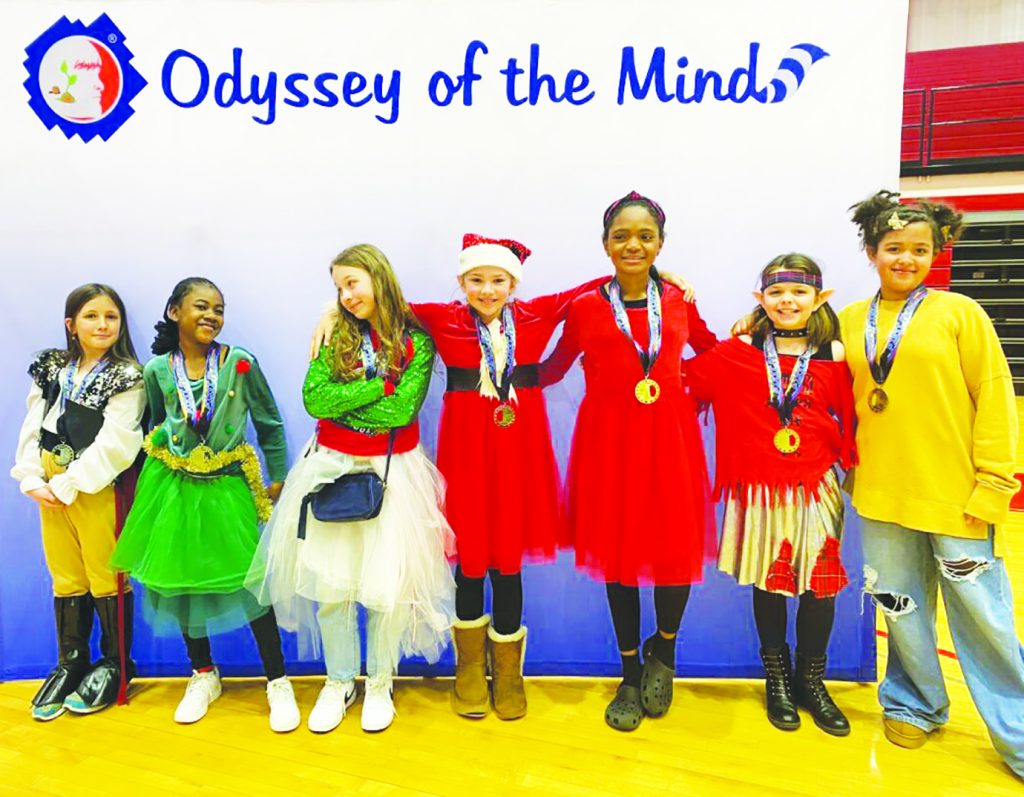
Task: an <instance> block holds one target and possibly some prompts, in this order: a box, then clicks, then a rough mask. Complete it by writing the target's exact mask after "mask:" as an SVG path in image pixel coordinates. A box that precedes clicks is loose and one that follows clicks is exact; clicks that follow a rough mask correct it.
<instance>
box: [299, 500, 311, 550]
mask: <svg viewBox="0 0 1024 797" xmlns="http://www.w3.org/2000/svg"><path fill="white" fill-rule="evenodd" d="M312 500H313V494H312V493H310V494H309V495H307V496H304V497H303V499H302V504H301V505H300V506H299V528H298V537H299V539H300V540H304V539H306V515H307V514H308V513H309V502H310V501H312Z"/></svg>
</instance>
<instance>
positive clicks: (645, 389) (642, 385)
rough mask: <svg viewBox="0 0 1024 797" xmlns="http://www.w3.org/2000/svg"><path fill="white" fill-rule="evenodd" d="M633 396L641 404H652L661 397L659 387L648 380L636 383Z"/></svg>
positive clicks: (651, 380)
mask: <svg viewBox="0 0 1024 797" xmlns="http://www.w3.org/2000/svg"><path fill="white" fill-rule="evenodd" d="M633 394H634V395H635V396H636V400H637V401H639V402H640V403H641V404H653V403H654V402H655V401H657V400H658V396H660V395H661V385H659V384H658V383H657V382H655V381H654V380H653V379H650V378H645V379H641V380H640V381H639V382H637V383H636V389H635V390H634V391H633Z"/></svg>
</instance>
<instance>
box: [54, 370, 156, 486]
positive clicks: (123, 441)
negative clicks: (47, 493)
mask: <svg viewBox="0 0 1024 797" xmlns="http://www.w3.org/2000/svg"><path fill="white" fill-rule="evenodd" d="M145 410H146V392H145V390H144V389H143V386H142V384H141V383H140V382H138V381H136V382H135V384H134V385H133V386H132V387H130V388H128V389H127V390H124V391H122V392H120V393H115V394H114V395H113V396H111V397H110V398H109V399H108V400H107V404H106V406H105V407H104V408H103V426H101V427H100V430H99V432H98V433H97V434H96V439H95V440H93V441H92V444H91V445H90V446H89V447H88V448H86V449H85V451H83V452H82V453H81V454H80V455H79V456H78V458H77V459H76V460H75V461H74V462H72V463H71V464H70V465H68V468H67V470H66V471H64V473H58V474H57V475H56V476H54V477H53V478H52V479H50V489H52V490H53V494H54V495H56V496H57V498H59V499H60V501H61V503H63V504H71V503H73V502H74V500H75V499H76V498H77V497H78V494H79V493H80V492H81V493H88V494H94V493H98V492H99V491H100V490H103V489H104V488H105V487H107V486H108V485H110V484H111V483H112V482H113V481H114V479H116V478H117V477H118V475H119V474H120V473H121V472H122V471H124V470H126V469H127V468H128V467H130V466H131V464H132V463H133V462H134V461H135V458H136V457H137V456H138V454H139V449H140V448H141V447H142V415H143V413H144V412H145Z"/></svg>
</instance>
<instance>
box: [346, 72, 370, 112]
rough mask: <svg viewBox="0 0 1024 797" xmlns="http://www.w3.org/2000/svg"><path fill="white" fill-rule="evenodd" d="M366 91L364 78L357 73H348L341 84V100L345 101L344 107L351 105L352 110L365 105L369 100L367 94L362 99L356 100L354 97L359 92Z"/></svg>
mask: <svg viewBox="0 0 1024 797" xmlns="http://www.w3.org/2000/svg"><path fill="white" fill-rule="evenodd" d="M365 90H366V78H365V77H363V76H362V75H360V74H359V73H358V72H349V73H348V74H347V75H345V79H344V80H343V81H342V83H341V98H342V99H343V100H344V101H345V104H346V105H351V106H352V107H353V108H358V107H359V106H360V105H366V103H368V102H369V101H370V99H371V96H370V95H369V94H367V95H366V96H365V97H363V98H362V99H358V98H357V97H356V96H355V95H356V94H358V93H359V92H360V91H365Z"/></svg>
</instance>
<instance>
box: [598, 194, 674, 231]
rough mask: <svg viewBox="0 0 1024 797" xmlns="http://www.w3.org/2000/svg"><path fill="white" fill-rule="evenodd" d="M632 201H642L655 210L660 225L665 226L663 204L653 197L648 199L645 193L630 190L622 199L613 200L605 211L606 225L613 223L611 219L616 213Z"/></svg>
mask: <svg viewBox="0 0 1024 797" xmlns="http://www.w3.org/2000/svg"><path fill="white" fill-rule="evenodd" d="M631 202H642V203H644V204H645V205H647V206H648V207H649V208H650V209H651V210H652V211H654V217H655V218H656V219H657V220H658V226H659V227H664V226H665V211H664V210H662V209H661V205H659V204H658V203H657V202H655V201H654V200H653V199H648V198H647V197H645V196H644V195H643V194H638V193H637V192H636V191H630V192H629V193H628V194H626V195H625V196H624V197H622V199H616V200H615V201H614V202H612V204H611V205H610V206H609V207H608V210H606V211H605V212H604V226H605V227H607V226H608V225H609V224H610V223H611V220H612V219H614V218H615V214H616V213H618V212H619V209H620V208H621V207H622V206H623V205H628V204H629V203H631Z"/></svg>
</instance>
